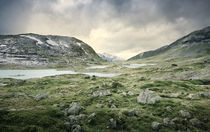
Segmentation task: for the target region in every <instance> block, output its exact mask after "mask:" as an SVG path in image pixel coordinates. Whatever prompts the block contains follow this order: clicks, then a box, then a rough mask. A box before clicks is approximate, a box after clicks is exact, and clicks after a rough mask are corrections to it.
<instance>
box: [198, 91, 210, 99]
mask: <svg viewBox="0 0 210 132" xmlns="http://www.w3.org/2000/svg"><path fill="white" fill-rule="evenodd" d="M200 96H201V97H204V98H208V99H210V93H207V92H202V93H200Z"/></svg>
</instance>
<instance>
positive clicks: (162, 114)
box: [0, 57, 210, 132]
mask: <svg viewBox="0 0 210 132" xmlns="http://www.w3.org/2000/svg"><path fill="white" fill-rule="evenodd" d="M207 58H208V57H200V58H183V59H174V60H167V59H165V60H158V59H144V60H138V61H131V62H120V63H111V64H109V63H104V64H105V65H109V67H108V68H106V69H85V68H84V67H83V68H81V67H79V68H75V69H74V70H76V71H89V72H91V71H94V72H107V73H110V72H112V73H121V75H120V76H117V77H113V78H102V77H96V79H95V80H94V79H92V78H90V79H85V75H60V76H52V77H45V78H41V79H28V80H15V79H0V81H1V82H3V83H5V84H7V85H6V86H0V108H1V109H0V131H5V132H7V131H17V132H19V131H27V132H30V131H31V132H33V131H49V132H52V131H66V130H65V127H64V125H63V124H64V115H63V113H62V109H60V108H58V107H55V106H53V104H64V105H69V104H70V103H71V102H79V103H80V104H81V105H82V106H84V108H85V110H83V111H82V112H81V113H84V114H86V115H90V114H91V113H93V112H95V113H96V117H95V118H94V120H93V121H91V123H88V121H87V120H84V121H82V122H81V126H82V129H83V131H91V132H92V131H102V132H103V131H104V132H109V131H134V132H135V131H136V132H138V131H145V132H147V131H148V132H149V131H155V130H153V129H152V127H151V123H152V122H153V121H157V122H160V123H162V122H163V118H166V117H168V118H170V119H172V118H175V117H178V118H179V119H180V120H179V122H178V123H177V125H178V129H177V130H182V131H187V129H190V130H192V131H196V130H200V131H209V130H210V99H207V98H202V97H201V98H200V99H199V100H190V99H188V98H187V95H189V94H196V93H199V92H210V87H209V82H210V74H209V71H210V64H209V62H206V60H207ZM132 63H155V64H157V65H154V66H145V67H141V68H136V69H128V68H123V67H121V66H122V65H123V64H132ZM173 63H175V64H177V65H178V66H172V65H171V64H173ZM66 69H68V68H66ZM113 81H115V82H119V83H121V84H123V87H111V86H110V85H109V84H110V83H112V82H113ZM102 84H107V85H102ZM106 89H109V90H110V91H111V93H112V95H111V96H105V97H93V96H91V95H90V94H91V92H93V91H97V90H106ZM142 89H150V90H152V91H155V92H157V93H158V94H159V95H160V96H161V97H162V98H163V99H162V100H161V101H159V102H157V103H155V104H138V103H137V99H136V98H137V96H138V94H139V92H140V90H142ZM117 90H121V91H125V92H128V91H132V92H133V93H134V94H135V95H134V96H123V95H122V94H119V93H118V92H117ZM177 92H181V94H180V96H178V97H173V98H172V97H170V95H171V94H172V93H177ZM39 93H47V94H48V95H49V97H48V98H47V99H43V100H41V101H39V102H37V101H35V100H34V96H36V95H37V94H39ZM110 100H113V104H114V105H115V106H116V108H110V107H109V101H110ZM96 104H103V106H104V107H103V108H96ZM168 106H170V108H171V109H172V110H171V111H167V110H166V108H167V107H168ZM133 108H139V109H140V110H141V111H142V113H141V114H140V115H139V116H132V117H130V116H127V115H126V112H128V111H129V110H131V109H133ZM179 110H186V111H188V112H190V113H191V115H192V116H193V117H194V118H197V119H199V120H200V121H201V122H202V123H201V125H199V126H193V125H192V124H191V123H190V122H189V120H185V119H184V118H182V117H180V115H179V113H178V112H179ZM111 118H114V119H115V120H117V127H116V128H115V129H108V128H107V126H108V125H109V119H111ZM158 131H165V132H168V131H176V129H174V128H170V127H165V126H162V127H160V129H159V130H158Z"/></svg>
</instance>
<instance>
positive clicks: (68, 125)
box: [64, 122, 71, 131]
mask: <svg viewBox="0 0 210 132" xmlns="http://www.w3.org/2000/svg"><path fill="white" fill-rule="evenodd" d="M64 126H65V128H66V130H67V131H70V130H71V124H70V122H65V123H64Z"/></svg>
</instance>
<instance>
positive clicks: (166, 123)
mask: <svg viewBox="0 0 210 132" xmlns="http://www.w3.org/2000/svg"><path fill="white" fill-rule="evenodd" d="M163 124H164V125H165V126H168V125H169V124H170V119H169V118H164V119H163Z"/></svg>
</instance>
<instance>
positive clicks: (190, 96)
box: [187, 94, 200, 100]
mask: <svg viewBox="0 0 210 132" xmlns="http://www.w3.org/2000/svg"><path fill="white" fill-rule="evenodd" d="M187 98H188V99H191V100H199V99H200V97H199V96H198V94H189V95H188V96H187Z"/></svg>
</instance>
